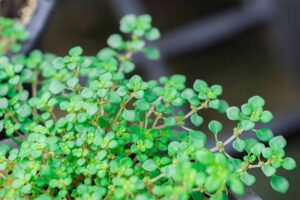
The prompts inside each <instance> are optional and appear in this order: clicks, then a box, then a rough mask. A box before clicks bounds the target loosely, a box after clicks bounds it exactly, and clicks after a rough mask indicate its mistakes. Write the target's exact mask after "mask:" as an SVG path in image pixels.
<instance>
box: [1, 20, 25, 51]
mask: <svg viewBox="0 0 300 200" xmlns="http://www.w3.org/2000/svg"><path fill="white" fill-rule="evenodd" d="M27 39H28V32H27V31H26V29H25V27H24V25H23V24H22V23H20V22H17V21H15V20H13V19H9V18H5V17H0V55H4V54H6V53H8V52H10V51H11V52H13V53H17V52H19V51H20V50H21V42H24V41H25V40H27Z"/></svg>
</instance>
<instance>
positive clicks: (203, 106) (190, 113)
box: [184, 100, 208, 119]
mask: <svg viewBox="0 0 300 200" xmlns="http://www.w3.org/2000/svg"><path fill="white" fill-rule="evenodd" d="M207 103H208V100H206V101H204V102H203V103H202V104H201V105H200V106H199V107H198V108H197V109H196V112H198V111H199V110H202V109H203V108H205V107H206V106H207ZM196 112H195V111H194V110H191V111H190V112H189V113H187V114H186V115H185V116H184V119H187V118H189V117H190V116H191V115H192V114H194V113H196Z"/></svg>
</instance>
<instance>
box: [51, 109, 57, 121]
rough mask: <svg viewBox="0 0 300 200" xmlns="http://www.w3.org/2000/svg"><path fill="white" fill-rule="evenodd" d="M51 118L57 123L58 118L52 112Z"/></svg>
mask: <svg viewBox="0 0 300 200" xmlns="http://www.w3.org/2000/svg"><path fill="white" fill-rule="evenodd" d="M51 116H52V118H53V120H54V121H57V117H56V116H55V114H54V111H52V112H51Z"/></svg>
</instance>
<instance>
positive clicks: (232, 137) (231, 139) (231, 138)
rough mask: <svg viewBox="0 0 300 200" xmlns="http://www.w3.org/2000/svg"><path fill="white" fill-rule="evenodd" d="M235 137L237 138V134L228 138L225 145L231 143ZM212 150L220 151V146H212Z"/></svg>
mask: <svg viewBox="0 0 300 200" xmlns="http://www.w3.org/2000/svg"><path fill="white" fill-rule="evenodd" d="M235 138H236V136H235V135H232V136H231V137H230V138H228V139H227V140H226V141H225V142H224V143H223V146H224V147H225V146H226V145H228V144H229V143H231V142H232V141H233V140H234V139H235ZM210 151H212V152H217V151H219V148H218V147H217V146H216V147H213V148H211V149H210Z"/></svg>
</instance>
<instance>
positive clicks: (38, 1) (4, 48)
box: [0, 0, 56, 55]
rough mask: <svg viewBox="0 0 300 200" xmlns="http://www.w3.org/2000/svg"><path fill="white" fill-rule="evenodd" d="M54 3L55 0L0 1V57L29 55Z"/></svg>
mask: <svg viewBox="0 0 300 200" xmlns="http://www.w3.org/2000/svg"><path fill="white" fill-rule="evenodd" d="M55 3H56V0H26V1H23V0H22V1H20V0H2V1H0V6H1V7H0V15H1V16H2V17H0V30H1V32H0V34H1V43H0V55H4V54H11V53H18V52H22V53H23V54H27V53H29V52H30V50H31V49H32V48H33V47H34V45H35V43H36V41H37V40H38V39H39V37H40V35H41V33H42V32H43V30H44V28H45V27H46V25H47V21H48V19H49V17H50V14H51V12H52V10H53V8H54V5H55ZM29 36H30V37H29Z"/></svg>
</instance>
